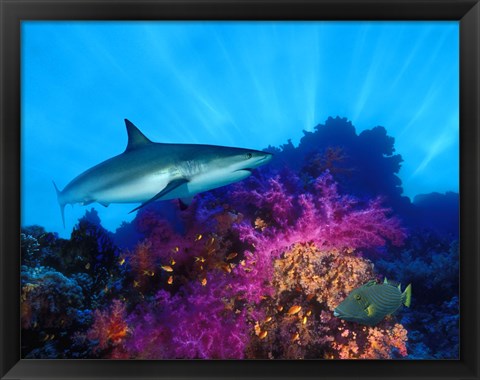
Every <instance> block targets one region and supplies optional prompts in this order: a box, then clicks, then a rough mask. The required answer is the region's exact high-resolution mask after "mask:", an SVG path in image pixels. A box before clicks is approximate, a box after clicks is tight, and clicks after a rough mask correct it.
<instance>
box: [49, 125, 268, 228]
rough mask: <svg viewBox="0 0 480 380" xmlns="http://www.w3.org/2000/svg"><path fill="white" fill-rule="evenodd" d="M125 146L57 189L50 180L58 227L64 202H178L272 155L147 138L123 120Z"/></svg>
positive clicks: (243, 175)
mask: <svg viewBox="0 0 480 380" xmlns="http://www.w3.org/2000/svg"><path fill="white" fill-rule="evenodd" d="M125 125H126V128H127V135H128V143H127V147H126V149H125V151H124V152H123V153H121V154H119V155H117V156H114V157H112V158H109V159H107V160H106V161H103V162H101V163H99V164H98V165H95V166H93V167H91V168H90V169H88V170H86V171H84V172H83V173H81V174H80V175H78V176H77V177H75V178H74V179H73V180H72V181H70V182H69V183H68V184H67V185H66V186H65V188H64V189H63V190H59V189H58V187H57V185H56V184H55V182H53V185H54V187H55V190H56V192H57V200H58V204H59V206H60V212H61V215H62V222H63V226H64V227H65V206H66V205H67V204H71V205H73V204H77V203H80V204H81V205H84V206H85V205H88V204H90V203H93V202H97V203H99V204H101V205H103V206H105V207H108V206H109V205H110V204H111V203H140V205H139V206H138V207H135V208H134V209H133V210H132V211H130V212H131V213H132V212H134V211H137V210H139V209H140V208H142V207H144V206H146V205H148V204H149V203H151V202H154V201H159V200H169V199H176V198H179V199H180V200H181V202H182V203H183V205H184V206H187V205H188V204H190V203H191V201H192V199H193V197H194V196H195V195H196V194H198V193H201V192H204V191H208V190H212V189H215V188H218V187H221V186H225V185H229V184H231V183H234V182H237V181H241V180H243V179H245V178H247V177H249V176H250V175H251V174H252V170H253V169H255V168H257V167H259V166H261V165H265V164H266V163H268V162H269V161H270V160H271V159H272V154H271V153H268V152H263V151H259V150H253V149H244V148H235V147H227V146H218V145H201V144H172V143H158V142H152V141H151V140H150V139H148V138H147V137H146V136H145V135H144V134H143V133H142V132H141V131H140V130H139V129H138V128H137V127H136V126H135V125H134V124H133V123H132V122H131V121H129V120H128V119H125Z"/></svg>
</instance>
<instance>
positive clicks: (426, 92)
mask: <svg viewBox="0 0 480 380" xmlns="http://www.w3.org/2000/svg"><path fill="white" fill-rule="evenodd" d="M458 114H459V25H458V23H457V22H36V21H27V22H22V225H31V224H40V225H42V226H45V227H46V229H47V230H49V231H56V232H59V234H60V236H65V237H67V236H69V233H70V231H71V228H72V226H73V225H74V224H75V223H76V222H77V219H78V218H79V217H81V216H82V215H83V214H84V213H85V209H86V208H85V207H83V206H80V205H75V206H74V207H73V208H72V207H70V206H67V208H66V210H65V217H66V218H65V219H66V228H65V229H64V228H63V226H62V220H61V216H60V211H59V207H58V203H57V199H56V194H55V191H54V188H53V185H52V180H54V181H55V182H56V183H57V185H58V186H59V188H61V189H62V188H63V187H64V186H66V185H67V184H68V183H69V182H70V181H71V180H72V179H73V178H74V177H76V176H77V175H78V174H80V173H81V172H83V171H85V170H86V169H88V168H90V167H91V166H93V165H95V164H98V163H99V162H101V161H103V160H105V159H107V158H110V157H112V156H114V155H116V154H119V153H121V152H122V151H123V150H124V149H125V146H126V141H127V137H126V132H125V126H124V122H123V119H124V118H128V119H130V120H131V121H132V122H133V123H135V124H136V125H137V126H138V127H139V128H140V129H141V130H142V131H143V132H144V133H145V134H146V135H147V136H148V137H149V138H150V139H152V140H153V141H158V142H175V143H205V144H218V145H229V146H238V147H249V148H254V149H262V148H265V147H267V146H269V145H271V146H280V145H281V144H284V143H286V141H287V140H288V139H292V141H293V143H294V144H297V143H298V142H299V140H300V138H301V137H302V135H303V134H302V130H307V131H311V130H313V128H314V126H315V125H317V124H319V123H324V122H325V120H326V119H327V118H328V117H329V116H333V117H335V116H337V115H338V116H341V117H347V118H348V119H349V120H351V121H352V123H353V125H354V126H355V127H356V129H357V132H360V131H362V130H365V129H370V128H372V127H375V126H377V125H382V126H384V127H385V128H386V129H387V131H388V133H389V135H391V136H393V137H395V147H396V153H399V154H401V155H402V157H403V159H404V162H403V163H402V169H401V171H400V174H399V176H400V178H401V179H402V182H403V189H404V194H405V195H407V196H409V197H414V196H415V195H416V194H423V193H429V192H433V191H437V192H445V191H458V179H459V160H458V153H459V142H458V132H459V116H458ZM93 206H94V207H95V208H96V209H97V210H98V212H99V215H100V218H101V220H102V224H103V225H104V226H105V227H106V228H108V229H111V230H115V228H116V227H118V226H119V224H120V223H121V221H123V220H126V221H128V220H131V219H132V218H133V217H134V215H133V214H128V212H129V211H130V210H131V209H132V208H133V207H135V205H111V206H110V207H109V208H108V209H105V208H103V207H102V206H98V205H97V204H94V205H93ZM88 207H89V208H90V207H91V206H88Z"/></svg>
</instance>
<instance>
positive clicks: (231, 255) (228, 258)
mask: <svg viewBox="0 0 480 380" xmlns="http://www.w3.org/2000/svg"><path fill="white" fill-rule="evenodd" d="M237 256H238V253H237V252H232V253H230V254H229V255H228V256H227V257H226V259H227V260H232V259H234V258H235V257H237Z"/></svg>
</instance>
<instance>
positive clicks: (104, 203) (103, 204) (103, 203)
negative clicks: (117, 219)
mask: <svg viewBox="0 0 480 380" xmlns="http://www.w3.org/2000/svg"><path fill="white" fill-rule="evenodd" d="M98 203H100V204H101V205H102V206H103V207H108V206H110V203H107V202H98Z"/></svg>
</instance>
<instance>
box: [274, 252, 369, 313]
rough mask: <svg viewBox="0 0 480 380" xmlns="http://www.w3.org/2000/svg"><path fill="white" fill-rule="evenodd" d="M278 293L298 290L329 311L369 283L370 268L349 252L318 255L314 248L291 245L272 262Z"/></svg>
mask: <svg viewBox="0 0 480 380" xmlns="http://www.w3.org/2000/svg"><path fill="white" fill-rule="evenodd" d="M275 269H276V274H275V280H274V281H275V284H276V288H277V290H278V292H279V293H282V292H284V291H290V290H292V289H300V290H301V291H302V292H303V293H304V294H305V295H306V296H307V297H310V298H312V295H313V298H316V300H317V301H318V302H319V303H324V304H326V306H327V307H328V309H329V310H333V309H334V308H335V307H336V306H337V305H338V304H339V303H340V302H341V301H342V300H343V299H344V298H345V296H346V295H347V294H348V293H350V292H351V291H352V290H353V289H355V288H356V287H358V286H360V285H361V284H363V283H364V282H366V281H368V280H370V279H372V278H373V277H374V274H373V264H372V263H371V262H370V261H368V260H366V259H362V258H359V257H356V256H354V255H352V254H351V251H345V252H343V251H338V250H330V251H321V250H319V249H318V248H317V247H316V246H315V245H314V244H295V245H294V246H292V247H291V248H290V249H289V250H288V251H287V252H285V254H284V255H283V257H282V258H280V259H278V260H276V261H275Z"/></svg>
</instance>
